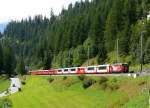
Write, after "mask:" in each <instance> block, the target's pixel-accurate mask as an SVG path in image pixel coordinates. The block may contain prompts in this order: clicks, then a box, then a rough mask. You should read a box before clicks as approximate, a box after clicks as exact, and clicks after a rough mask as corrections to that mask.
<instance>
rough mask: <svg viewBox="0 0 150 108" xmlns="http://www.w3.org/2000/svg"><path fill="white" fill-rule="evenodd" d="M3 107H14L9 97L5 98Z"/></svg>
mask: <svg viewBox="0 0 150 108" xmlns="http://www.w3.org/2000/svg"><path fill="white" fill-rule="evenodd" d="M2 108H12V101H11V100H10V99H8V98H5V99H3V100H2Z"/></svg>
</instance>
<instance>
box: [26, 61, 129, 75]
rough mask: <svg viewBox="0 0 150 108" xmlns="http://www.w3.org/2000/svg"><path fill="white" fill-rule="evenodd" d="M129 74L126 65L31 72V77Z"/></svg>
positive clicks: (117, 64)
mask: <svg viewBox="0 0 150 108" xmlns="http://www.w3.org/2000/svg"><path fill="white" fill-rule="evenodd" d="M128 72H129V66H128V64H126V63H124V64H123V63H116V64H104V65H95V66H87V67H70V68H59V69H49V70H32V71H29V73H30V74H31V75H64V74H66V75H67V74H112V73H128Z"/></svg>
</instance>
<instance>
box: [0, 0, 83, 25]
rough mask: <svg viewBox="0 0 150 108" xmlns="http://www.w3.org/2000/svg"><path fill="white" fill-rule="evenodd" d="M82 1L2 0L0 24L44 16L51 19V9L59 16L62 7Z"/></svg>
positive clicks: (0, 2)
mask: <svg viewBox="0 0 150 108" xmlns="http://www.w3.org/2000/svg"><path fill="white" fill-rule="evenodd" d="M76 1H80V0H0V23H2V22H7V21H9V20H11V19H13V20H20V19H22V18H27V17H28V16H31V17H33V16H35V15H37V14H42V15H43V16H47V17H49V15H50V9H51V8H53V11H54V13H55V14H57V15H58V14H59V12H60V11H61V9H62V7H65V8H66V7H67V6H68V4H70V3H75V2H76Z"/></svg>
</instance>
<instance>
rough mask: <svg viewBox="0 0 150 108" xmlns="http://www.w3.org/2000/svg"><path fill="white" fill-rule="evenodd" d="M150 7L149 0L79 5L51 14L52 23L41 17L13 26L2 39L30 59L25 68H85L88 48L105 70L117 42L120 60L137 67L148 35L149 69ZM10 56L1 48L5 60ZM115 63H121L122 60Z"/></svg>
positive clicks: (106, 0)
mask: <svg viewBox="0 0 150 108" xmlns="http://www.w3.org/2000/svg"><path fill="white" fill-rule="evenodd" d="M149 4H150V2H149V1H148V0H137V1H136V2H135V0H114V1H109V0H93V1H91V2H89V1H88V0H86V1H84V2H83V1H81V2H76V3H75V4H74V5H72V4H70V5H69V7H68V9H62V12H61V13H60V15H58V16H56V15H55V14H54V13H53V10H52V9H51V13H50V16H51V17H50V19H48V18H46V17H43V16H41V15H38V16H35V17H34V18H32V19H31V17H29V18H28V19H24V20H21V21H11V22H10V23H9V24H8V25H7V27H6V29H5V32H4V33H3V34H2V36H0V37H5V38H3V41H5V43H6V42H7V44H9V45H10V46H13V50H14V53H15V55H16V57H17V56H18V55H20V54H23V55H24V62H25V64H29V66H31V67H32V68H33V67H34V68H44V69H49V68H51V67H54V68H59V67H70V66H81V65H82V64H83V63H84V62H85V61H86V60H87V58H88V48H89V58H90V59H91V58H95V57H97V62H98V63H99V64H103V63H106V62H107V61H109V59H110V57H109V54H110V53H111V52H114V51H116V40H117V39H118V40H119V56H121V57H122V58H126V57H127V56H128V57H129V56H130V58H131V62H132V63H131V64H136V63H139V56H140V34H141V32H142V31H144V36H143V51H144V63H149V62H148V61H149V58H150V55H149V47H148V46H149V41H148V36H149V35H150V30H149V28H150V21H147V20H146V15H147V12H148V11H149V8H150V5H149ZM142 18H143V19H142ZM142 21H144V24H143V22H142ZM2 47H3V46H2ZM4 52H5V51H2V52H1V48H0V56H1V55H3V56H4V55H5V54H3V53H4ZM69 52H70V53H69ZM115 56H116V55H115ZM3 58H4V59H5V57H3ZM1 61H2V60H1V59H0V64H3V65H5V63H4V62H3V63H2V62H1ZM110 61H111V62H115V61H116V58H115V59H112V60H110ZM123 61H127V60H123ZM0 66H2V65H0ZM4 67H5V66H4ZM9 67H10V66H9ZM5 69H6V68H5ZM0 70H1V67H0ZM7 71H8V70H7Z"/></svg>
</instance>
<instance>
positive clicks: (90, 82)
mask: <svg viewBox="0 0 150 108" xmlns="http://www.w3.org/2000/svg"><path fill="white" fill-rule="evenodd" d="M95 82H96V81H95V80H93V79H86V80H84V81H83V88H85V89H86V88H88V87H90V86H91V85H93V84H94V83H95Z"/></svg>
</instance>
